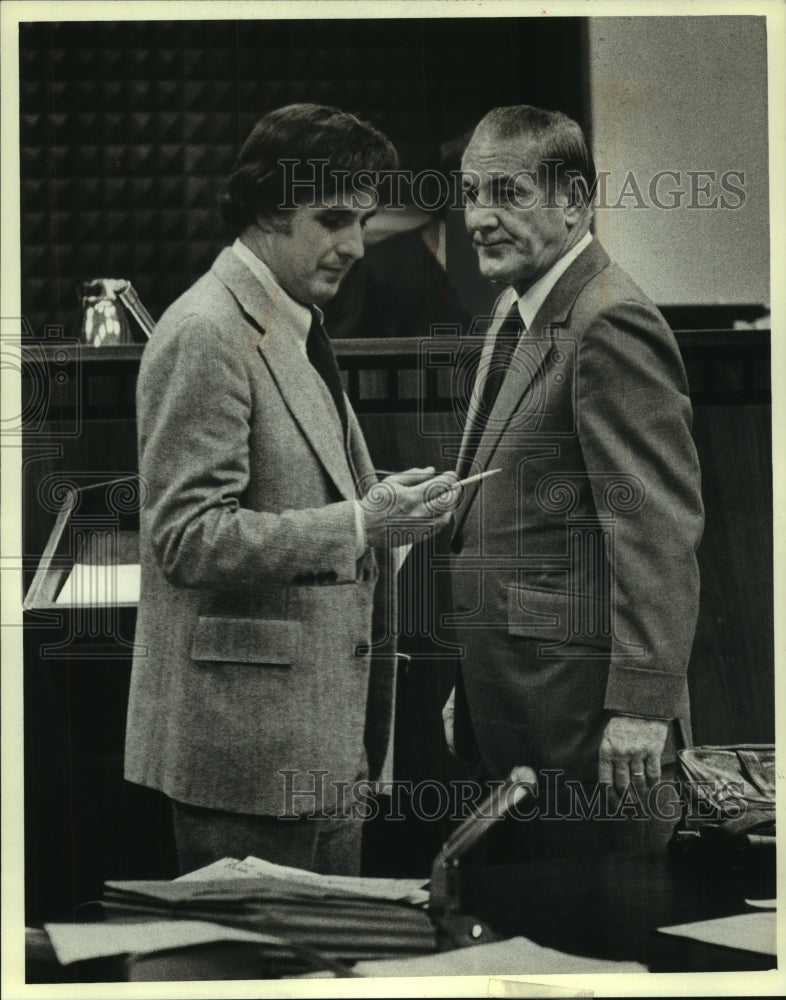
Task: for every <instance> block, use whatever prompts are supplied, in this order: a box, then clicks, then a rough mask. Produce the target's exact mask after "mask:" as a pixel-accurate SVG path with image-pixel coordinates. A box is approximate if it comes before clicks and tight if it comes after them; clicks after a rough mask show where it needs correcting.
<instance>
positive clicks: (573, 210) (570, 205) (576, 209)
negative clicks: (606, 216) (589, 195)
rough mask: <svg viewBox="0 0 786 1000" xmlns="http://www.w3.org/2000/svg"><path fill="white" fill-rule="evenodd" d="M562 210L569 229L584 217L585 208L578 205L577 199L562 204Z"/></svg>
mask: <svg viewBox="0 0 786 1000" xmlns="http://www.w3.org/2000/svg"><path fill="white" fill-rule="evenodd" d="M562 211H563V213H564V215H565V224H566V225H567V226H568V228H569V229H572V228H573V227H574V226H577V225H578V224H579V223H580V222H581V220H582V219H583V218H584V212H585V208H584V206H583V205H580V204H579V203H578V202H577V201H568V202H567V203H566V204H565V205H563V206H562Z"/></svg>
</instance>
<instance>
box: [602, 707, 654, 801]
mask: <svg viewBox="0 0 786 1000" xmlns="http://www.w3.org/2000/svg"><path fill="white" fill-rule="evenodd" d="M668 731H669V723H668V722H666V721H664V720H663V719H639V718H634V717H633V716H628V715H615V716H613V717H612V718H611V719H609V721H608V725H607V726H606V731H605V732H604V734H603V739H602V740H601V743H600V755H599V766H598V780H599V781H600V782H601V784H607V785H610V786H611V790H612V795H613V794H614V792H616V793H617V794H618V795H622V793H623V792H624V791H625V789H626V788H627V787H628V785H629V784H630V782H633V785H634V787H635V789H636V791H637V792H638V793H639V796H640V797H642V796H644V795H645V794H646V791H647V789H648V788H651V787H652V786H653V785H655V784H657V782H658V781H660V762H661V757H662V755H663V747H664V745H665V743H666V735H667V733H668Z"/></svg>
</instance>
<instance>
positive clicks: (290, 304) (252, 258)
mask: <svg viewBox="0 0 786 1000" xmlns="http://www.w3.org/2000/svg"><path fill="white" fill-rule="evenodd" d="M232 252H233V253H234V254H235V255H236V256H237V257H238V258H239V259H240V260H241V261H242V262H243V263H244V264H245V265H246V267H247V268H248V269H249V271H251V273H252V274H253V275H254V277H255V278H256V279H257V281H259V283H260V285H261V286H262V288H263V289H264V291H265V292H266V294H267V296H268V297H269V299H270V301H271V302H272V303H273V306H274V308H275V310H276V312H277V313H278V314H279V316H280V317H281V318H283V319H285V320H288V322H289V325H290V326H291V327H292V329H293V332H294V335H295V337H296V338H297V342H298V345H299V346H300V347H301V348H302V349H303V351H304V352H305V350H306V340H307V338H308V333H309V330H310V329H311V321H312V318H313V315H312V312H311V309H309V307H308V306H304V305H303V304H302V303H301V302H296V301H295V300H294V299H293V298H292V296H291V295H289V294H287V292H285V291H284V289H283V288H282V287H281V285H279V283H278V282H277V281H276V279H275V277H274V275H273V272H272V271H271V270H270V268H269V267H268V266H267V264H266V263H265V262H264V261H263V260H262V259H261V258H260V257H257V255H256V254H255V253H254V252H253V250H251V249H250V248H249V247H247V246H246V244H245V243H243V241H242V240H241V239H239V238H238V239H236V240H235V242H234V243H233V244H232ZM311 308H312V309H313V310H314V311H315V312H316V314H317V317H318V318H319V321H320V322H323V315H322V310H321V309H320V308H319V306H312V307H311Z"/></svg>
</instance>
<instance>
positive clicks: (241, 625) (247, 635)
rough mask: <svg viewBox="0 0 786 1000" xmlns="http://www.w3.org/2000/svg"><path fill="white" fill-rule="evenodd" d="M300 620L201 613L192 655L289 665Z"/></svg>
mask: <svg viewBox="0 0 786 1000" xmlns="http://www.w3.org/2000/svg"><path fill="white" fill-rule="evenodd" d="M299 648H300V622H292V621H285V620H282V621H276V620H273V619H264V618H230V617H226V616H223V615H221V616H218V615H200V616H199V618H197V623H196V629H195V630H194V638H193V641H192V643H191V659H192V660H204V661H208V662H211V663H212V662H219V663H256V664H271V665H274V666H291V664H293V663H295V662H296V661H297V659H298V650H299Z"/></svg>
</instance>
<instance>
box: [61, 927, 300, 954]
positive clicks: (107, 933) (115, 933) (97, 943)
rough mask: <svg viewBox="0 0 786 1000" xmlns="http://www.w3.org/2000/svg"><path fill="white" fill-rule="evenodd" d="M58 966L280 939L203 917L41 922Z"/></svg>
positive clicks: (277, 941)
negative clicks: (191, 947)
mask: <svg viewBox="0 0 786 1000" xmlns="http://www.w3.org/2000/svg"><path fill="white" fill-rule="evenodd" d="M44 930H45V931H46V932H47V934H48V935H49V940H50V941H51V942H52V947H53V948H54V950H55V954H56V955H57V959H58V961H59V962H60V964H61V965H70V964H71V962H81V961H84V960H85V959H88V958H105V957H107V956H108V955H125V954H141V953H145V952H152V951H166V950H168V949H170V948H185V947H188V946H189V945H195V944H208V943H210V942H212V941H250V942H252V943H255V944H271V945H277V944H279V943H280V939H279V938H276V937H273V936H271V935H269V934H258V933H256V931H245V930H242V929H241V928H237V927H222V926H221V925H220V924H213V923H210V922H209V921H206V920H154V921H152V920H151V921H134V922H132V923H127V924H121V923H95V924H44Z"/></svg>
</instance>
